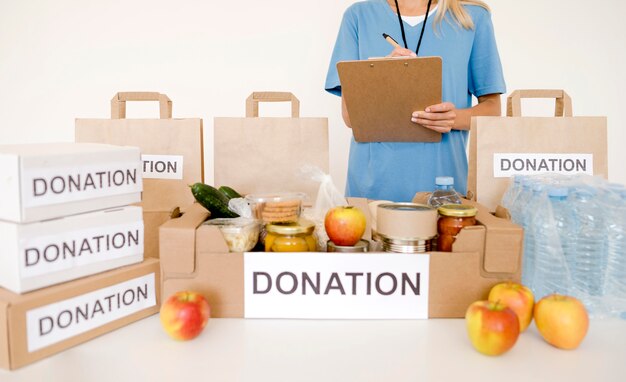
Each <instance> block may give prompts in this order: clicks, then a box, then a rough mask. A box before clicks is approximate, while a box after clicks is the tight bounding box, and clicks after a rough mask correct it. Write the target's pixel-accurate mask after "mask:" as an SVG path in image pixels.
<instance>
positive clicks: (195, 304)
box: [160, 291, 211, 341]
mask: <svg viewBox="0 0 626 382" xmlns="http://www.w3.org/2000/svg"><path fill="white" fill-rule="evenodd" d="M210 315H211V309H210V307H209V303H208V302H207V301H206V299H205V298H204V296H202V295H201V294H199V293H196V292H189V291H184V292H177V293H175V294H173V295H172V296H170V297H169V298H168V299H167V300H166V301H165V302H164V303H163V305H161V311H160V318H161V325H162V326H163V329H165V332H167V334H169V336H170V337H172V338H174V339H175V340H180V341H186V340H190V339H192V338H195V337H197V336H198V335H199V334H200V333H201V332H202V330H203V329H204V327H205V326H206V324H207V322H208V321H209V317H210Z"/></svg>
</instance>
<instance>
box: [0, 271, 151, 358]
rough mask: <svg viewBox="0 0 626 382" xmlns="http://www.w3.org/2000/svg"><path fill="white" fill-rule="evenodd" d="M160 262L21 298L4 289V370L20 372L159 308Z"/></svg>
mask: <svg viewBox="0 0 626 382" xmlns="http://www.w3.org/2000/svg"><path fill="white" fill-rule="evenodd" d="M159 285H160V282H159V261H158V260H156V259H147V260H145V261H144V262H142V263H141V264H135V265H130V266H126V267H123V268H119V269H115V270H112V271H108V272H105V273H100V274H98V275H95V276H91V277H85V278H82V279H78V280H75V281H71V282H67V283H64V284H59V285H56V286H53V287H50V288H46V289H40V290H38V291H35V292H31V293H27V294H23V295H18V294H15V293H11V292H9V291H7V290H5V289H0V367H2V368H5V369H16V368H19V367H22V366H24V365H27V364H30V363H33V362H35V361H38V360H40V359H43V358H45V357H48V356H50V355H52V354H55V353H58V352H60V351H62V350H64V349H67V348H70V347H72V346H75V345H78V344H80V343H83V342H86V341H88V340H90V339H92V338H95V337H97V336H99V335H101V334H104V333H107V332H110V331H112V330H114V329H117V328H120V327H122V326H124V325H127V324H130V323H132V322H134V321H137V320H139V319H142V318H144V317H148V316H150V315H152V314H154V313H157V312H158V310H159V304H160V293H159Z"/></svg>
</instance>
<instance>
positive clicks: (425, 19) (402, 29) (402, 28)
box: [395, 0, 432, 56]
mask: <svg viewBox="0 0 626 382" xmlns="http://www.w3.org/2000/svg"><path fill="white" fill-rule="evenodd" d="M395 2H396V12H397V13H398V22H399V23H400V30H401V31H402V41H403V42H404V47H405V48H406V49H409V46H408V45H407V43H406V35H405V34H404V23H403V22H402V15H401V14H400V6H399V5H398V0H395ZM431 4H432V0H428V5H427V6H426V14H425V15H424V24H422V31H421V32H420V38H419V40H417V48H415V54H416V55H418V56H419V52H420V45H422V37H424V29H425V28H426V21H428V14H429V13H430V5H431Z"/></svg>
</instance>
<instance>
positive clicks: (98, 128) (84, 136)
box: [75, 92, 204, 257]
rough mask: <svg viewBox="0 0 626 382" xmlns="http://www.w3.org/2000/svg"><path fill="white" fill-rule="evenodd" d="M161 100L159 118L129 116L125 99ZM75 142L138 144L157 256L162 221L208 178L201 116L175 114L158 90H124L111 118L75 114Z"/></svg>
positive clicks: (151, 247)
mask: <svg viewBox="0 0 626 382" xmlns="http://www.w3.org/2000/svg"><path fill="white" fill-rule="evenodd" d="M129 101H133V102H134V101H153V102H158V103H159V114H160V116H159V119H127V118H126V102H129ZM75 138H76V142H96V143H108V144H113V145H124V146H137V147H139V148H140V150H141V156H142V160H143V194H142V202H141V206H142V207H143V211H144V225H145V233H146V235H145V239H146V240H145V248H144V252H145V254H146V256H154V257H158V239H157V237H156V235H157V233H158V226H159V225H161V224H162V223H163V222H165V221H166V220H167V219H168V218H169V213H170V211H171V210H172V209H173V208H175V207H178V206H180V207H185V206H188V205H190V204H191V203H193V201H194V199H193V195H192V194H191V192H190V191H189V186H188V185H190V184H193V183H195V182H201V181H203V179H204V168H203V147H202V119H200V118H172V101H171V100H170V99H169V98H168V97H167V96H166V95H165V94H160V93H156V92H120V93H117V94H116V95H115V96H114V97H113V99H111V119H81V118H78V119H76V129H75Z"/></svg>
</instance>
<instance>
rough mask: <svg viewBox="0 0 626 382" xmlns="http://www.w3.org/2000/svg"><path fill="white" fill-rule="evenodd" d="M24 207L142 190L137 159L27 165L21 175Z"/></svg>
mask: <svg viewBox="0 0 626 382" xmlns="http://www.w3.org/2000/svg"><path fill="white" fill-rule="evenodd" d="M21 185H22V187H21V189H22V198H23V205H24V207H38V206H47V205H52V204H59V203H67V202H74V201H79V200H87V199H95V198H98V197H108V196H114V195H122V194H129V193H134V192H141V191H142V185H143V183H142V177H141V169H140V168H139V162H126V163H109V164H106V165H102V166H98V165H85V166H81V165H77V166H75V167H67V168H62V167H54V168H28V169H27V170H25V171H24V175H23V179H22V184H21Z"/></svg>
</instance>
